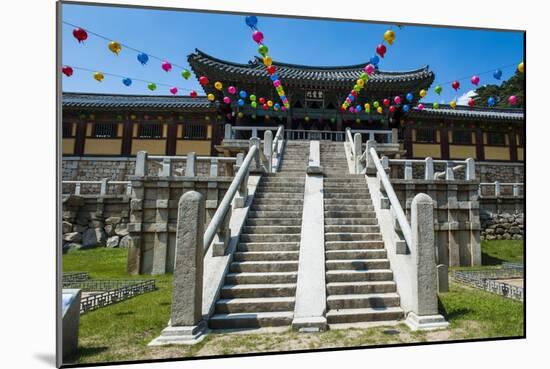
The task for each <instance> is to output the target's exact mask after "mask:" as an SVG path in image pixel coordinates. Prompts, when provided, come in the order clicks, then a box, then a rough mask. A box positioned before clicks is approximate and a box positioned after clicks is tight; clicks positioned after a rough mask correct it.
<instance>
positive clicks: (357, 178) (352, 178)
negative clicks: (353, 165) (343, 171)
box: [325, 174, 366, 184]
mask: <svg viewBox="0 0 550 369" xmlns="http://www.w3.org/2000/svg"><path fill="white" fill-rule="evenodd" d="M325 181H327V182H331V183H340V182H342V183H361V184H366V181H365V177H364V176H363V175H355V174H350V175H345V176H343V177H336V178H326V179H325Z"/></svg>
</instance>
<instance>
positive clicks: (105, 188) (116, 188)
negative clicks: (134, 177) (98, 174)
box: [62, 178, 132, 196]
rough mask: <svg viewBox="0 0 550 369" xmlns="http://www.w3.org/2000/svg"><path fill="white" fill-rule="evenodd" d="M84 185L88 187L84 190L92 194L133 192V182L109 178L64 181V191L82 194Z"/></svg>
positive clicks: (64, 192) (128, 193)
mask: <svg viewBox="0 0 550 369" xmlns="http://www.w3.org/2000/svg"><path fill="white" fill-rule="evenodd" d="M83 187H86V188H85V191H84V192H85V193H86V194H87V195H91V196H97V195H99V196H104V195H107V194H121V193H124V194H126V195H128V196H130V195H131V194H132V182H130V181H112V180H109V179H108V178H104V179H102V180H101V181H62V193H63V194H64V195H65V194H73V195H82V194H83V191H82V189H83ZM88 187H89V188H88ZM86 190H88V191H86ZM94 190H95V191H94Z"/></svg>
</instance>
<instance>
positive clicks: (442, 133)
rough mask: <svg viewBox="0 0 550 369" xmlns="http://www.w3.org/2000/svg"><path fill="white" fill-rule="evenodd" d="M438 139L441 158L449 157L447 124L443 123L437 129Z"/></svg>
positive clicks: (446, 158)
mask: <svg viewBox="0 0 550 369" xmlns="http://www.w3.org/2000/svg"><path fill="white" fill-rule="evenodd" d="M439 141H440V145H441V159H444V160H448V159H449V129H448V128H447V124H446V123H443V127H441V128H440V130H439Z"/></svg>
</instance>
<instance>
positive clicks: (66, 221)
mask: <svg viewBox="0 0 550 369" xmlns="http://www.w3.org/2000/svg"><path fill="white" fill-rule="evenodd" d="M129 210H130V198H129V197H128V196H116V195H105V196H86V195H85V196H76V195H68V196H64V197H63V220H62V221H63V226H62V228H63V231H62V232H63V252H67V251H69V250H71V249H80V248H88V247H128V243H129V236H128V234H129V232H128V221H129Z"/></svg>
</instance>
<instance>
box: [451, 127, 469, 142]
mask: <svg viewBox="0 0 550 369" xmlns="http://www.w3.org/2000/svg"><path fill="white" fill-rule="evenodd" d="M453 144H457V145H471V144H472V132H471V131H466V130H458V131H453Z"/></svg>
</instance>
